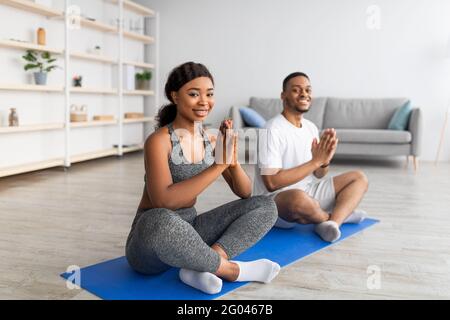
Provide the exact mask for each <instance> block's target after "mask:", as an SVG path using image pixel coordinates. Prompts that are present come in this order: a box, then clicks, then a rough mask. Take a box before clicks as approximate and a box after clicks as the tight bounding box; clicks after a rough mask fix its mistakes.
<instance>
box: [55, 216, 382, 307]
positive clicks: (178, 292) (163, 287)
mask: <svg viewBox="0 0 450 320" xmlns="http://www.w3.org/2000/svg"><path fill="white" fill-rule="evenodd" d="M377 222H379V221H378V220H374V219H366V220H364V221H363V222H362V223H360V224H344V225H342V227H341V232H342V236H341V238H340V240H338V241H336V242H335V243H333V244H330V243H328V242H325V241H323V240H322V239H320V238H319V236H317V235H316V233H315V232H314V231H313V228H314V226H313V225H298V226H296V227H295V228H293V229H288V230H285V229H277V228H273V229H272V230H271V231H270V232H269V233H268V234H267V235H266V236H265V237H264V238H263V239H261V240H260V241H259V242H258V243H257V244H255V245H254V246H253V247H251V248H250V249H248V250H247V251H245V252H244V253H242V254H241V255H239V256H238V257H236V258H234V259H235V260H242V261H249V260H255V259H261V258H267V259H270V260H272V261H276V262H278V263H279V264H280V266H282V267H283V266H286V265H288V264H290V263H292V262H295V261H297V260H299V259H301V258H304V257H306V256H308V255H310V254H312V253H314V252H317V251H319V250H321V249H324V248H326V247H329V246H330V245H334V244H336V243H339V242H341V241H343V240H345V239H346V238H348V237H350V236H352V235H354V234H356V233H358V232H360V231H362V230H364V229H366V228H368V227H370V226H372V225H374V224H375V223H377ZM178 271H179V269H176V268H172V269H169V270H168V271H166V272H164V273H162V274H159V275H156V276H145V275H141V274H138V273H137V272H135V271H133V269H131V267H130V266H129V265H128V262H127V260H126V258H125V257H120V258H116V259H113V260H108V261H105V262H102V263H99V264H95V265H92V266H89V267H85V268H82V269H81V273H80V286H81V287H82V288H83V289H86V290H87V291H89V292H91V293H93V294H95V295H96V296H98V297H100V298H103V299H111V300H130V299H132V300H211V299H215V298H218V297H220V296H222V295H224V294H226V293H228V292H230V291H232V290H234V289H236V288H239V287H240V286H243V285H245V284H247V282H227V281H224V282H223V287H222V291H221V292H220V293H218V294H215V295H209V294H205V293H203V292H201V291H199V290H196V289H193V288H191V287H189V286H187V285H185V284H184V283H182V282H181V281H180V280H179V278H178ZM71 275H73V273H63V274H61V276H62V277H63V278H65V279H68V278H69V277H70V276H71ZM73 278H74V277H73Z"/></svg>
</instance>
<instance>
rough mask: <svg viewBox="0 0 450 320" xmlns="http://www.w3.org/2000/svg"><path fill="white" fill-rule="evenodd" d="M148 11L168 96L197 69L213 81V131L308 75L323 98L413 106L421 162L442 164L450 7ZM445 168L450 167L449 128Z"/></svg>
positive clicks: (444, 0)
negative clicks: (175, 74) (172, 81)
mask: <svg viewBox="0 0 450 320" xmlns="http://www.w3.org/2000/svg"><path fill="white" fill-rule="evenodd" d="M139 2H141V3H143V4H145V5H148V6H150V7H152V8H154V9H155V10H157V11H159V12H160V70H161V73H160V75H161V79H160V88H161V89H162V88H163V86H164V81H165V78H166V77H167V75H168V73H169V72H170V70H171V69H172V68H173V67H175V66H176V65H178V64H180V63H182V62H185V61H188V60H193V61H196V62H202V63H204V64H206V65H207V66H208V67H209V69H210V70H211V72H212V73H213V76H214V77H215V80H216V109H215V110H214V112H213V113H212V115H211V119H209V120H211V121H208V122H213V123H214V124H216V123H217V122H219V121H220V120H221V119H222V118H223V117H225V116H226V115H227V113H228V109H229V107H230V106H231V105H236V106H240V105H245V104H246V103H248V99H249V97H250V96H261V97H278V96H279V93H280V87H281V82H282V79H283V78H284V77H285V76H286V75H287V74H289V73H290V72H293V71H298V70H300V71H304V72H306V73H308V74H309V75H310V77H311V80H312V85H313V88H314V94H315V95H316V96H337V97H402V96H405V97H410V98H411V100H412V102H413V104H414V105H416V106H420V107H421V108H422V110H423V113H424V124H425V125H424V129H425V130H424V144H423V155H422V157H421V158H422V159H423V160H434V159H435V156H436V150H437V145H438V139H439V133H440V129H441V127H442V124H443V118H444V114H445V110H446V109H447V106H448V105H449V103H450V59H445V53H446V45H447V39H448V36H449V34H450V19H449V18H448V17H449V14H450V1H448V0H395V1H392V0H378V1H377V0H374V1H368V0H319V1H307V0H282V1H275V0H245V1H243V0H227V1H223V0H191V1H180V0H139ZM370 5H378V6H379V8H380V10H381V15H380V18H381V20H380V22H381V25H380V29H379V30H376V29H375V30H374V29H370V28H368V27H367V20H368V19H369V14H368V13H367V12H366V11H367V9H368V7H369V6H370ZM160 92H161V94H163V90H160ZM449 127H450V123H449ZM441 159H445V160H450V128H448V129H447V131H446V142H445V146H444V149H443V151H442V153H441Z"/></svg>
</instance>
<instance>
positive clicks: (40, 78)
mask: <svg viewBox="0 0 450 320" xmlns="http://www.w3.org/2000/svg"><path fill="white" fill-rule="evenodd" d="M34 82H35V83H36V84H37V85H40V86H45V85H46V84H47V73H46V72H35V73H34Z"/></svg>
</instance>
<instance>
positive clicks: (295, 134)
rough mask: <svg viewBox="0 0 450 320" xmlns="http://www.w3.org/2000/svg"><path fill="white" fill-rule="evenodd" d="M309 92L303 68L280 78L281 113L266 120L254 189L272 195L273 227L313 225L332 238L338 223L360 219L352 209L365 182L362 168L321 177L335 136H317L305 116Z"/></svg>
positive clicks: (337, 235)
mask: <svg viewBox="0 0 450 320" xmlns="http://www.w3.org/2000/svg"><path fill="white" fill-rule="evenodd" d="M311 90H312V88H311V84H310V81H309V77H308V76H307V75H306V74H304V73H302V72H295V73H292V74H290V75H289V76H287V77H286V78H285V79H284V81H283V91H282V93H281V99H282V100H283V112H282V113H281V114H279V115H277V116H276V117H274V118H272V119H270V120H269V121H268V122H267V123H266V126H265V128H266V129H267V149H266V152H265V153H264V152H262V153H260V165H259V168H258V167H256V172H255V181H254V184H255V185H254V193H255V194H257V195H259V194H272V195H273V197H274V200H275V202H276V204H277V207H278V221H277V223H276V224H275V226H277V227H281V228H292V227H294V226H295V224H296V223H302V224H308V223H314V224H316V226H315V231H316V232H317V233H318V234H319V236H320V237H321V238H322V239H324V240H325V241H328V242H334V241H336V240H338V239H339V238H340V236H341V232H340V229H339V227H340V226H341V224H342V223H360V222H361V221H362V220H364V218H365V216H366V213H365V212H364V211H361V210H355V209H356V207H357V206H358V204H359V202H360V201H361V199H362V197H363V196H364V194H365V192H366V191H367V187H368V180H367V178H366V176H365V175H364V173H362V172H361V171H351V172H347V173H344V174H341V175H337V176H335V177H327V178H324V177H325V176H326V174H327V173H328V170H329V165H330V161H331V160H332V159H333V156H334V154H335V151H336V146H337V144H338V139H337V137H336V131H335V130H334V129H326V130H324V132H323V133H322V136H321V137H320V139H319V131H318V129H317V127H316V126H315V125H314V124H313V123H312V122H311V121H309V120H307V119H305V118H304V117H303V115H304V114H305V113H306V112H308V111H309V108H310V106H311ZM313 175H314V176H315V177H316V178H318V179H320V180H319V181H316V180H315V179H314V178H313Z"/></svg>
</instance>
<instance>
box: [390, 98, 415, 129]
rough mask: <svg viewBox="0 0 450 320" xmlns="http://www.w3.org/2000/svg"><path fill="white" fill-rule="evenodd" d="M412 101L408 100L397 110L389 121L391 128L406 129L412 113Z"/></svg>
mask: <svg viewBox="0 0 450 320" xmlns="http://www.w3.org/2000/svg"><path fill="white" fill-rule="evenodd" d="M411 111H412V109H411V102H410V101H408V102H406V103H405V104H404V105H403V106H401V107H399V108H397V109H396V110H395V113H394V115H393V116H392V118H391V121H389V125H388V129H389V130H406V128H407V127H408V122H409V116H410V115H411Z"/></svg>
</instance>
